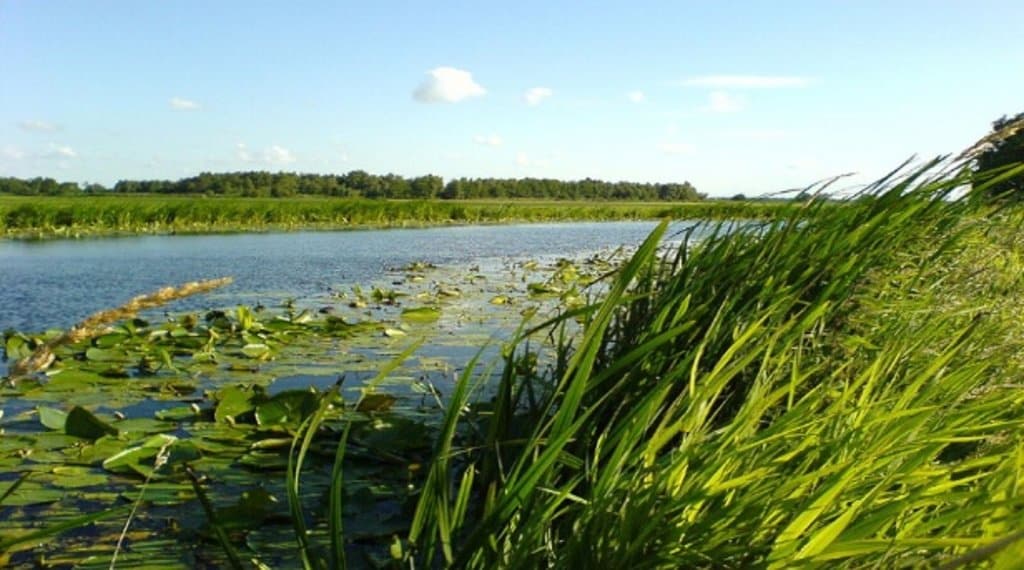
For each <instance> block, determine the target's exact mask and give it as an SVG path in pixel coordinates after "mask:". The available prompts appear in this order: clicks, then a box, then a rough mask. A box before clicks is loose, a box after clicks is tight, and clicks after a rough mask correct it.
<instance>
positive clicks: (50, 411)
mask: <svg viewBox="0 0 1024 570" xmlns="http://www.w3.org/2000/svg"><path fill="white" fill-rule="evenodd" d="M36 410H37V411H38V412H39V423H41V424H43V425H44V426H46V427H47V428H49V429H52V430H58V431H60V430H63V429H64V425H65V424H66V423H67V421H68V414H67V412H64V411H62V410H58V409H57V408H48V407H46V406H38V407H37V408H36Z"/></svg>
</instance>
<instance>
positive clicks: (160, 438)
mask: <svg viewBox="0 0 1024 570" xmlns="http://www.w3.org/2000/svg"><path fill="white" fill-rule="evenodd" d="M176 441H178V438H177V437H175V436H173V435H168V434H163V433H161V434H157V435H154V436H153V437H151V438H149V439H147V440H146V441H145V442H143V444H142V445H138V446H134V447H128V448H126V449H123V450H121V451H119V452H118V453H115V454H114V455H111V456H110V457H108V458H107V459H105V460H104V461H103V468H104V469H106V470H108V471H124V470H125V469H130V470H132V471H138V469H139V463H140V462H142V461H147V462H148V463H150V469H152V463H153V458H155V457H156V455H157V454H158V453H160V450H161V449H165V450H166V449H167V448H169V447H170V446H171V445H172V444H173V443H175V442H176Z"/></svg>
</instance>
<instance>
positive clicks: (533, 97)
mask: <svg viewBox="0 0 1024 570" xmlns="http://www.w3.org/2000/svg"><path fill="white" fill-rule="evenodd" d="M554 94H555V92H554V91H552V90H551V89H549V88H547V87H531V88H529V89H527V90H526V92H525V93H523V100H524V101H526V104H527V105H530V106H533V107H536V106H537V105H540V104H541V102H542V101H544V100H545V99H547V98H548V97H551V96H552V95H554Z"/></svg>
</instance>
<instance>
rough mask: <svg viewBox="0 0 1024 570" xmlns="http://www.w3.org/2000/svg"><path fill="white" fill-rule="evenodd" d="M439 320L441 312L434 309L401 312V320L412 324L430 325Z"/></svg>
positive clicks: (422, 308) (421, 308)
mask: <svg viewBox="0 0 1024 570" xmlns="http://www.w3.org/2000/svg"><path fill="white" fill-rule="evenodd" d="M439 318H441V311H440V310H439V309H436V308H434V307H416V308H413V309H405V310H404V311H402V320H404V321H409V322H413V323H432V322H434V321H436V320H437V319H439Z"/></svg>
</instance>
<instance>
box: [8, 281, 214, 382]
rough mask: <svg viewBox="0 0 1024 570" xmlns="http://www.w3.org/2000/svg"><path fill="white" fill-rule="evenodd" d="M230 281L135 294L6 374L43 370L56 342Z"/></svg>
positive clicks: (99, 330)
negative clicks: (130, 298)
mask: <svg viewBox="0 0 1024 570" xmlns="http://www.w3.org/2000/svg"><path fill="white" fill-rule="evenodd" d="M231 281H232V279H231V278H230V277H222V278H220V279H210V280H208V281H192V282H190V283H185V284H184V285H181V286H179V287H164V288H162V289H160V290H158V291H156V292H153V293H149V294H148V295H139V296H138V297H135V298H133V299H132V300H131V301H128V302H127V303H125V304H123V305H121V306H119V307H115V308H113V309H107V310H104V311H99V312H98V313H94V314H92V315H90V316H89V317H88V318H86V319H85V320H84V321H82V322H80V323H78V324H76V325H75V326H73V327H71V328H70V329H69V330H68V332H66V333H64V334H62V335H60V336H59V337H56V338H54V339H51V340H49V341H47V342H45V343H44V344H41V345H39V346H38V347H36V349H35V351H33V352H32V354H30V355H28V356H26V357H25V358H22V359H21V360H19V361H18V362H16V363H14V366H12V367H11V369H10V371H9V374H8V376H9V377H10V378H11V379H12V380H13V379H15V378H20V377H22V376H28V375H29V374H34V373H36V372H43V371H45V370H46V369H47V368H49V367H50V365H52V364H53V362H54V360H56V356H55V355H54V353H53V349H55V348H56V347H58V346H61V345H65V344H73V343H76V342H80V341H83V340H86V339H89V338H92V337H94V336H97V335H99V334H101V333H103V332H104V331H105V330H106V327H107V325H109V324H111V323H115V322H117V321H120V320H124V319H128V318H131V317H134V316H135V315H136V314H138V312H139V311H144V310H146V309H152V308H155V307H159V306H161V305H165V304H167V303H170V302H171V301H176V300H178V299H184V298H185V297H191V296H192V295H199V294H201V293H207V292H209V291H212V290H214V289H217V288H220V287H223V286H225V285H227V284H229V283H231Z"/></svg>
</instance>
